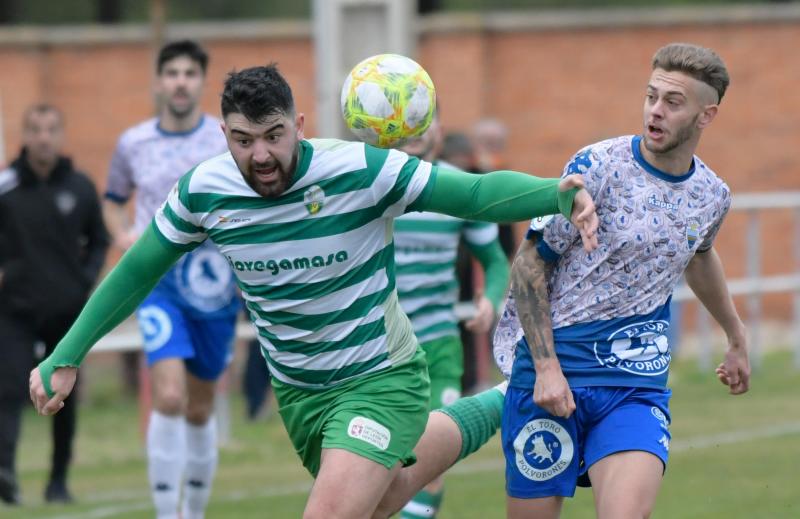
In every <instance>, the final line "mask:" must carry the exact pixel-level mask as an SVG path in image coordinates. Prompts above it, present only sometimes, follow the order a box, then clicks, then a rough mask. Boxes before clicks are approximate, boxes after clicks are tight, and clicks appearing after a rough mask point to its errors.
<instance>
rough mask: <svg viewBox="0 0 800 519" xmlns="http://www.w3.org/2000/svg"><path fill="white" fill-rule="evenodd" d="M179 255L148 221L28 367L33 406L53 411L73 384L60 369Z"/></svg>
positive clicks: (75, 361)
mask: <svg viewBox="0 0 800 519" xmlns="http://www.w3.org/2000/svg"><path fill="white" fill-rule="evenodd" d="M182 254H183V252H182V251H179V250H178V249H176V248H173V247H170V246H169V245H167V244H165V243H164V242H162V240H161V239H160V238H159V237H158V236H157V235H156V231H155V230H154V229H153V226H152V225H151V226H150V227H148V228H147V231H145V233H144V234H142V237H141V238H139V240H138V241H137V242H136V243H135V244H134V246H133V247H131V249H130V250H129V251H128V252H127V253H126V254H125V255H124V256H123V257H122V259H121V260H120V262H119V263H118V264H117V266H116V267H115V268H114V269H113V270H112V271H111V272H110V273H109V274H108V276H106V278H105V279H104V280H103V282H102V283H100V285H99V286H98V287H97V290H95V292H94V294H92V297H91V298H89V301H88V302H87V303H86V306H84V308H83V311H81V314H80V315H79V316H78V319H77V320H76V321H75V323H73V325H72V327H71V328H70V329H69V331H68V332H67V334H66V335H65V336H64V338H63V339H61V341H60V342H59V343H58V345H57V346H56V348H55V350H54V351H53V353H52V354H51V355H50V356H49V357H47V358H46V359H44V360H43V361H42V362H41V363H40V364H39V367H37V368H35V369H34V370H33V371H32V372H31V380H30V393H31V400H33V403H34V405H35V406H36V410H37V411H39V412H40V413H41V414H53V413H55V412H56V411H58V410H59V409H60V408H61V407H62V405H63V404H62V402H63V400H64V399H65V398H66V397H67V396H68V395H69V393H70V392H71V391H72V386H73V385H74V383H75V369H69V370H59V369H58V368H77V367H78V366H79V365H80V363H81V362H82V361H83V358H84V357H85V356H86V354H87V353H88V352H89V349H90V348H91V347H92V346H94V344H95V343H96V342H97V341H98V340H100V338H102V337H103V336H104V335H105V334H107V333H108V332H110V331H111V330H112V329H114V327H116V326H117V325H118V324H119V323H121V322H122V321H123V320H125V318H127V317H128V316H129V315H131V314H132V313H133V312H134V310H136V308H137V307H138V306H139V304H140V303H141V302H142V301H143V300H144V298H145V297H147V295H148V294H149V293H150V291H151V290H152V289H153V287H155V285H156V283H158V281H159V280H160V279H161V276H163V275H164V274H165V273H166V272H167V271H168V270H169V268H170V267H171V266H172V265H173V264H174V263H175V262H176V261H177V260H178V258H180V256H181V255H182ZM54 372H55V373H54ZM60 372H61V373H60Z"/></svg>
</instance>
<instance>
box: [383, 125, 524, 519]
mask: <svg viewBox="0 0 800 519" xmlns="http://www.w3.org/2000/svg"><path fill="white" fill-rule="evenodd" d="M441 146H442V128H441V125H440V124H439V114H438V112H437V113H436V114H435V115H434V118H433V121H432V123H431V126H430V128H428V130H427V131H426V132H425V133H424V134H423V135H422V136H421V137H419V138H418V139H415V140H414V141H412V142H410V143H408V144H407V145H406V146H404V147H403V151H405V152H406V153H408V154H409V155H412V156H415V157H419V158H421V159H423V160H426V161H428V162H431V163H433V164H436V165H439V166H440V167H443V168H448V169H457V168H456V167H455V166H451V165H450V164H448V163H446V162H444V161H437V160H436V159H437V157H438V155H439V151H440V149H441ZM462 237H463V239H464V242H465V243H466V245H467V247H468V249H469V251H470V253H471V254H472V255H473V256H474V257H476V258H477V259H478V261H479V262H480V263H481V265H482V266H483V269H484V272H485V273H486V274H485V279H486V283H485V290H483V291H482V292H483V293H482V294H479V295H478V297H476V299H475V305H476V309H477V311H476V314H475V316H474V317H473V318H472V319H470V320H469V321H467V323H466V327H467V329H468V330H469V331H470V332H474V333H487V332H489V330H490V329H491V327H492V325H493V324H494V320H495V315H496V312H497V309H498V308H500V304H501V302H502V300H503V297H504V296H505V293H506V289H507V288H508V271H509V266H508V260H507V259H506V255H505V254H504V253H503V249H502V248H501V247H500V242H499V240H498V232H497V224H493V223H486V222H473V221H467V220H462V219H459V218H454V217H452V216H447V215H444V214H440V213H431V212H412V213H406V214H404V215H401V216H400V217H398V218H397V219H396V220H395V222H394V244H395V265H396V269H397V295H398V297H399V299H400V306H401V307H402V308H403V311H404V312H405V313H406V314H407V315H408V317H409V319H411V325H412V326H413V328H414V334H415V335H416V336H417V339H418V340H419V343H420V346H421V347H422V349H423V350H424V351H425V358H426V360H427V362H428V375H429V377H430V379H431V409H438V408H440V407H443V406H446V405H449V404H452V403H453V402H455V401H456V400H457V399H458V398H459V397H460V396H461V376H462V375H463V373H464V352H463V346H462V344H461V340H460V334H459V329H458V320H457V318H456V315H455V312H454V305H455V303H456V301H457V300H458V296H459V286H458V281H457V279H456V272H455V266H456V265H455V263H456V255H457V254H458V247H459V241H460V240H461V238H462ZM443 493H444V482H443V481H442V480H440V479H439V480H437V481H434V482H433V483H431V484H430V485H428V487H426V488H425V490H424V491H423V492H420V493H419V494H418V495H416V496H414V499H413V500H412V501H411V502H410V503H408V505H406V507H405V508H404V509H403V512H402V514H401V517H403V518H406V519H414V518H418V517H435V515H436V513H437V511H438V509H439V507H440V506H441V502H442V496H443Z"/></svg>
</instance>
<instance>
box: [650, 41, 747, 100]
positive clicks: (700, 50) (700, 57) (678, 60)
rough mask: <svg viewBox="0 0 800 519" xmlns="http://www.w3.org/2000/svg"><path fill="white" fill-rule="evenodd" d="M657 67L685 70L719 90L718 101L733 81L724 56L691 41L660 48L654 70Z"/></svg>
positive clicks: (678, 70)
mask: <svg viewBox="0 0 800 519" xmlns="http://www.w3.org/2000/svg"><path fill="white" fill-rule="evenodd" d="M657 68H658V69H661V70H665V71H667V72H672V71H677V72H683V73H684V74H686V75H688V76H691V77H693V78H695V79H696V80H698V81H702V82H703V83H705V84H706V85H708V86H710V87H711V88H713V89H714V90H716V91H717V102H718V103H719V102H720V101H722V96H724V95H725V90H727V89H728V85H730V83H731V78H730V76H729V75H728V69H727V68H725V63H724V62H723V61H722V58H720V57H719V55H717V53H716V52H714V51H713V50H711V49H707V48H705V47H700V46H699V45H693V44H691V43H670V44H669V45H665V46H664V47H661V48H660V49H658V51H656V53H655V55H654V56H653V70H655V69H657Z"/></svg>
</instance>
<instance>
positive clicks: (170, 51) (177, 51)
mask: <svg viewBox="0 0 800 519" xmlns="http://www.w3.org/2000/svg"><path fill="white" fill-rule="evenodd" d="M181 56H186V57H187V58H189V59H190V60H192V61H194V62H195V63H197V64H198V65H200V69H201V70H202V71H203V75H205V73H206V69H207V68H208V53H207V52H206V51H205V49H203V47H201V46H200V44H199V43H197V42H196V41H194V40H178V41H173V42H170V43H167V44H166V45H164V46H163V47H161V50H160V51H158V59H157V60H156V72H157V73H158V74H161V71H162V70H163V69H164V64H165V63H166V62H168V61H172V60H173V59H175V58H178V57H181Z"/></svg>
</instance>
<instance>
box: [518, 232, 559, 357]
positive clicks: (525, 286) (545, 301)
mask: <svg viewBox="0 0 800 519" xmlns="http://www.w3.org/2000/svg"><path fill="white" fill-rule="evenodd" d="M526 245H527V246H525V247H523V248H521V249H520V251H519V254H517V256H516V258H515V259H514V265H513V267H512V269H511V284H512V287H513V293H514V299H515V300H516V302H517V313H518V315H519V320H520V323H521V324H522V330H523V331H524V333H525V338H526V339H527V341H528V345H529V347H530V350H531V356H532V357H533V358H534V359H535V360H537V359H547V358H552V357H555V356H556V353H555V348H554V346H553V324H552V320H551V318H550V301H549V298H548V292H547V279H548V277H549V276H550V273H551V271H552V267H550V266H549V265H547V264H545V262H544V261H543V260H542V258H540V257H539V255H538V254H537V253H536V250H535V248H534V246H533V244H532V243H529V244H526Z"/></svg>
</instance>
